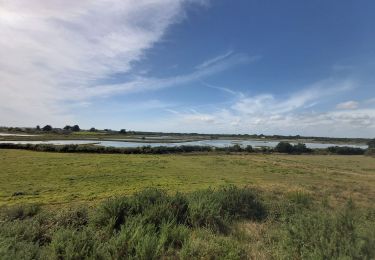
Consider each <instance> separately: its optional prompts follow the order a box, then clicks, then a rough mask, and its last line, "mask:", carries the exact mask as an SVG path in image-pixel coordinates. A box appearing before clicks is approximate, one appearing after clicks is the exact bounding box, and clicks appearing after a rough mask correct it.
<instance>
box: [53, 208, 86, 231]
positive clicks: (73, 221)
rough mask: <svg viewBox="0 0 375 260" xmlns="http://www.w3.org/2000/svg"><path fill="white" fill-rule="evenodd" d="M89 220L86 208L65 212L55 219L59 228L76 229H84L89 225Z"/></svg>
mask: <svg viewBox="0 0 375 260" xmlns="http://www.w3.org/2000/svg"><path fill="white" fill-rule="evenodd" d="M88 220H89V219H88V212H87V209H86V208H78V209H69V210H64V211H62V212H60V213H59V214H58V215H57V216H56V219H55V221H56V225H57V226H59V227H64V228H74V229H81V228H83V227H84V226H86V225H87V224H88Z"/></svg>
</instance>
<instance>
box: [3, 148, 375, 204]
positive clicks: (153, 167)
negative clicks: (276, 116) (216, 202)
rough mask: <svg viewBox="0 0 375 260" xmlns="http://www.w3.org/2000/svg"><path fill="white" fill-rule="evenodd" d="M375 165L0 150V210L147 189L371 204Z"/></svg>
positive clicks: (357, 160)
mask: <svg viewBox="0 0 375 260" xmlns="http://www.w3.org/2000/svg"><path fill="white" fill-rule="evenodd" d="M374 173H375V160H374V158H371V157H365V156H325V155H323V156H318V155H316V156H315V155H314V156H313V155H306V156H304V155H260V154H251V155H204V154H199V155H110V154H61V153H45V152H32V151H21V150H1V149H0V205H11V204H18V203H42V204H48V205H55V204H69V203H72V202H73V203H75V202H76V203H80V202H90V203H94V204H95V203H97V202H98V201H101V200H103V199H105V198H108V197H111V196H119V195H129V194H133V193H134V192H136V191H139V190H142V189H144V188H147V187H151V186H152V187H159V188H163V189H166V190H167V191H169V192H174V191H181V192H189V191H194V190H197V189H202V188H207V187H217V186H220V185H223V184H234V185H239V186H254V187H257V188H258V189H262V190H267V191H272V192H273V193H274V194H278V193H288V192H289V191H296V190H302V191H306V192H310V193H312V194H314V196H316V197H328V198H330V199H332V200H333V201H336V202H338V203H340V202H343V201H346V200H347V199H348V198H353V199H355V200H356V202H357V203H359V204H363V205H370V204H371V201H372V199H373V198H375V174H374Z"/></svg>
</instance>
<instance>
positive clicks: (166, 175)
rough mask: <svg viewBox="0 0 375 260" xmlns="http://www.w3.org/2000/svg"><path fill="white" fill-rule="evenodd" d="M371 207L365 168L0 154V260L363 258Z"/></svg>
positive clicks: (356, 160) (226, 159)
mask: <svg viewBox="0 0 375 260" xmlns="http://www.w3.org/2000/svg"><path fill="white" fill-rule="evenodd" d="M148 187H153V189H148ZM176 192H182V193H176ZM374 198H375V160H374V158H373V157H365V156H328V155H278V154H270V155H263V154H232V155H230V154H213V153H209V154H183V155H177V154H174V155H113V154H65V153H47V152H33V151H23V150H1V149H0V205H1V206H0V259H9V260H10V259H373V258H374V257H375V236H374V234H375V218H374V216H375V208H374V205H373V201H374Z"/></svg>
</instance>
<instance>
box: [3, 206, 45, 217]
mask: <svg viewBox="0 0 375 260" xmlns="http://www.w3.org/2000/svg"><path fill="white" fill-rule="evenodd" d="M39 211H40V206H39V205H37V204H30V205H16V206H11V207H7V208H5V209H4V210H3V211H2V213H3V214H2V215H3V217H4V218H5V219H7V220H16V219H20V220H22V219H25V218H29V217H32V216H35V215H36V214H38V213H39Z"/></svg>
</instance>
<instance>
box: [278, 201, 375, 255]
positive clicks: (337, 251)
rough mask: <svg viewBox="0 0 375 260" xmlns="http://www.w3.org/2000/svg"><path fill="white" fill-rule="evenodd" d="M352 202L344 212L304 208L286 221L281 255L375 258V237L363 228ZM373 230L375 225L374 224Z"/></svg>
mask: <svg viewBox="0 0 375 260" xmlns="http://www.w3.org/2000/svg"><path fill="white" fill-rule="evenodd" d="M359 219H360V217H359V216H357V215H356V212H355V209H354V208H353V206H352V205H351V204H350V203H349V204H348V205H347V207H346V208H345V209H344V210H342V211H341V212H338V213H334V212H327V211H322V210H319V211H316V210H310V211H304V212H301V213H299V214H294V215H293V218H291V219H290V221H288V222H285V224H284V236H283V237H282V239H280V244H281V247H280V250H281V253H280V255H279V256H280V257H283V258H285V259H372V258H373V257H374V256H375V254H374V253H375V252H374V239H372V241H371V239H369V238H370V237H371V235H370V236H369V235H368V234H367V235H366V234H364V233H363V232H362V231H361V228H360V222H359ZM372 231H374V226H373V225H372Z"/></svg>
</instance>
